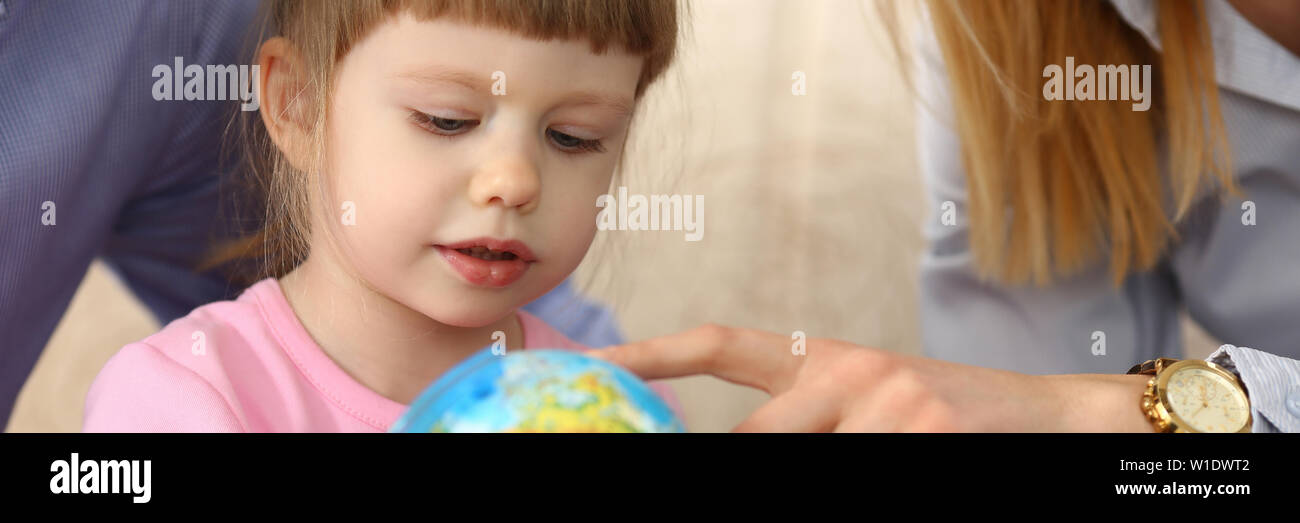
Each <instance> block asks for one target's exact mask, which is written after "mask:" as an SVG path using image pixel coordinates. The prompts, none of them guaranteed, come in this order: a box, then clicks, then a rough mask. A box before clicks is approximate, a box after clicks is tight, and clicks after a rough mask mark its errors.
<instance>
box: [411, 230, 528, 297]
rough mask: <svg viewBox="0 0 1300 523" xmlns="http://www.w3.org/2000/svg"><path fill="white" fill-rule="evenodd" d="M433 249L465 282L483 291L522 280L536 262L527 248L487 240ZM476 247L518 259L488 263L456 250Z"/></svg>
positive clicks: (510, 242)
mask: <svg viewBox="0 0 1300 523" xmlns="http://www.w3.org/2000/svg"><path fill="white" fill-rule="evenodd" d="M433 247H434V248H435V249H437V250H438V254H441V255H442V257H443V259H445V260H447V264H448V265H451V268H452V269H455V271H456V272H457V273H458V274H460V276H461V277H462V278H464V279H465V281H466V282H468V283H470V284H471V285H478V286H481V287H505V286H507V285H510V284H511V283H514V282H515V281H517V280H518V279H519V278H520V277H522V276H523V275H524V273H525V272H527V271H528V266H529V265H532V263H533V262H534V261H536V258H534V257H533V253H532V251H530V250H529V249H528V246H526V245H524V244H523V243H522V242H519V241H515V240H494V239H490V238H485V239H479V240H469V241H463V242H457V243H452V244H447V245H434V246H433ZM473 247H486V248H488V249H492V250H494V251H503V252H511V253H513V254H514V255H515V259H513V260H492V261H489V260H484V259H482V258H476V257H474V256H470V255H468V254H464V253H462V252H460V251H458V250H457V249H468V248H473Z"/></svg>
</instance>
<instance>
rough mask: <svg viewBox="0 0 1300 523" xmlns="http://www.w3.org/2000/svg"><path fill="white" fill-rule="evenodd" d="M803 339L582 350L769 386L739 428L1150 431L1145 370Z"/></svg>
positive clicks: (689, 337) (653, 371) (717, 330)
mask: <svg viewBox="0 0 1300 523" xmlns="http://www.w3.org/2000/svg"><path fill="white" fill-rule="evenodd" d="M805 347H806V349H805V350H804V351H803V352H804V354H796V351H795V350H794V349H793V344H792V343H791V339H790V338H787V337H785V336H781V335H779V334H774V333H770V332H764V331H758V330H751V329H739V328H729V327H722V326H718V325H706V326H703V327H699V328H696V329H692V330H689V331H686V332H683V333H680V334H674V335H670V336H663V337H659V338H653V339H649V340H646V341H642V342H638V343H630V344H626V345H619V346H615V347H610V348H606V349H597V350H593V351H589V352H588V353H587V354H588V355H590V356H596V357H600V358H603V359H605V360H608V361H611V362H613V363H617V364H619V365H622V366H623V367H626V368H628V369H629V370H631V371H632V372H634V373H636V374H638V375H640V376H641V377H642V378H645V379H661V378H672V377H679V376H688V375H693V374H710V375H713V376H716V377H718V378H722V379H724V380H727V381H729V382H732V383H736V384H740V385H745V386H749V387H754V388H758V389H762V390H764V391H766V392H767V393H768V394H770V395H771V396H772V399H771V400H769V401H768V402H767V403H766V404H764V405H763V406H761V407H759V409H758V410H756V411H755V412H754V413H753V414H752V415H750V417H749V418H748V419H746V420H745V421H744V422H742V423H741V424H740V425H738V426H737V427H736V428H735V429H734V430H735V431H737V432H752V431H763V432H824V431H835V432H1052V431H1062V432H1151V431H1152V427H1151V425H1150V424H1149V423H1148V422H1147V420H1146V418H1145V416H1144V415H1143V414H1142V412H1141V409H1140V408H1139V403H1140V400H1141V397H1142V391H1143V390H1144V387H1145V384H1146V380H1147V377H1146V376H1128V375H1108V374H1070V375H1056V376H1033V375H1028V374H1020V373H1016V372H1010V371H1004V370H997V369H988V368H983V367H974V366H969V365H962V364H957V363H951V362H946V361H942V360H936V359H931V358H922V357H917V356H909V355H904V354H896V353H892V352H888V351H883V350H879V349H872V348H866V347H860V346H857V345H853V344H850V343H846V342H842V341H838V340H831V339H815V338H814V339H808V340H806V345H805ZM972 350H976V349H975V348H972Z"/></svg>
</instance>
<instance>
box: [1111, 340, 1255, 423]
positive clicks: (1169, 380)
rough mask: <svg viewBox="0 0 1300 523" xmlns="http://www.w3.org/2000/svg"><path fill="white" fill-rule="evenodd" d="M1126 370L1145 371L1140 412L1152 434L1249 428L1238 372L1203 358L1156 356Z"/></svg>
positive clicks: (1130, 372) (1132, 372)
mask: <svg viewBox="0 0 1300 523" xmlns="http://www.w3.org/2000/svg"><path fill="white" fill-rule="evenodd" d="M1128 373H1129V374H1149V375H1151V379H1150V380H1149V381H1147V390H1146V393H1144V394H1143V395H1142V411H1143V412H1145V413H1146V415H1147V418H1148V419H1150V420H1151V423H1152V425H1154V426H1155V429H1156V432H1250V430H1251V423H1252V420H1251V416H1250V397H1249V396H1247V394H1246V387H1245V385H1244V384H1242V382H1241V380H1240V379H1239V378H1238V377H1237V375H1236V374H1234V373H1232V372H1229V371H1228V370H1227V369H1224V368H1223V367H1221V366H1219V365H1215V364H1213V363H1210V362H1208V361H1202V360H1182V361H1179V360H1176V359H1173V358H1157V359H1154V360H1148V361H1146V362H1143V363H1140V364H1138V365H1134V366H1133V368H1132V369H1129V371H1128Z"/></svg>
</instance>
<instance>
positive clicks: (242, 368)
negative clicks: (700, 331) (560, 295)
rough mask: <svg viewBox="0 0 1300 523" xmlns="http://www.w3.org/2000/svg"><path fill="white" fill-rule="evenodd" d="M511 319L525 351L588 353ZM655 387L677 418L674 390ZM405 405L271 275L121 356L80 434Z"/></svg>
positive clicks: (337, 422) (229, 427) (370, 412)
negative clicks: (326, 344) (384, 391)
mask: <svg viewBox="0 0 1300 523" xmlns="http://www.w3.org/2000/svg"><path fill="white" fill-rule="evenodd" d="M517 314H518V315H519V322H520V324H521V326H522V327H523V332H524V348H525V349H534V348H554V349H564V350H573V351H582V350H586V347H583V346H581V345H578V344H577V343H574V342H573V341H570V340H569V339H568V338H566V337H565V336H564V335H563V334H560V333H559V332H557V331H556V330H555V329H552V328H551V327H550V326H549V325H547V324H546V323H544V322H542V321H541V320H539V319H537V317H535V316H532V315H530V314H528V313H527V312H524V311H522V310H521V311H519V312H518V313H517ZM200 338H201V341H202V344H200ZM651 387H652V388H654V389H655V391H656V392H658V393H659V395H660V396H662V397H663V398H664V399H665V401H667V402H668V404H669V406H670V407H672V409H673V411H674V412H676V413H677V415H678V416H679V418H680V416H681V405H680V404H679V403H678V402H677V398H676V397H675V396H674V395H673V393H672V391H671V390H670V389H668V387H667V386H665V385H663V384H661V383H652V384H651ZM406 408H407V405H405V404H402V403H398V402H396V401H393V400H391V399H388V398H386V397H384V396H382V395H380V394H379V393H377V392H375V391H373V390H371V389H369V388H367V387H366V386H365V385H362V384H361V383H359V382H357V381H356V380H355V379H353V378H352V377H351V376H349V375H348V374H347V373H346V372H344V371H343V369H341V368H340V367H339V366H338V365H337V364H335V363H334V361H333V360H331V359H330V358H329V356H328V355H326V354H325V352H324V351H322V350H321V348H320V347H319V346H318V345H316V342H315V341H314V340H313V339H312V337H311V336H310V335H309V334H308V333H307V330H306V328H304V327H303V326H302V323H300V322H299V321H298V317H297V316H295V315H294V313H293V309H292V308H290V306H289V302H288V301H287V300H285V298H284V293H283V292H282V291H281V290H280V284H279V282H278V281H276V280H275V279H274V278H268V279H265V280H262V281H260V282H258V283H256V284H254V285H253V286H251V287H249V288H248V289H247V290H245V291H244V292H243V294H241V295H240V296H239V298H238V299H236V300H234V301H220V302H215V303H209V304H207V305H204V306H202V307H199V308H197V309H194V311H193V312H191V313H190V314H189V315H188V316H185V317H184V318H180V319H177V320H176V321H173V322H171V323H169V324H167V326H166V327H163V329H162V330H161V331H159V332H158V333H156V334H154V335H152V336H149V337H148V338H145V339H144V340H142V341H139V342H136V343H132V344H130V345H127V346H126V347H123V348H122V350H120V351H118V353H117V354H116V355H114V356H113V357H112V359H110V360H109V361H108V363H107V364H105V365H104V368H103V369H101V370H100V371H99V375H98V376H97V377H96V378H95V382H94V383H93V384H91V387H90V392H89V393H87V395H86V410H85V418H84V420H83V425H82V430H83V431H85V432H383V431H387V430H388V428H389V427H390V426H392V424H393V422H395V421H397V418H398V417H400V416H401V415H402V413H403V412H405V410H406Z"/></svg>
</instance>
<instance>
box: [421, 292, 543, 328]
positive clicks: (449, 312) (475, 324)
mask: <svg viewBox="0 0 1300 523" xmlns="http://www.w3.org/2000/svg"><path fill="white" fill-rule="evenodd" d="M521 307H523V304H518V305H511V306H502V305H501V304H500V303H487V302H485V301H483V300H474V299H462V300H459V301H457V302H456V303H445V302H444V303H439V304H436V306H431V307H427V308H422V309H423V310H420V312H421V313H422V314H424V315H425V316H428V317H429V318H430V319H432V320H434V321H436V322H438V323H441V324H443V325H450V326H452V327H461V328H466V329H475V328H481V327H487V326H489V325H492V324H493V323H496V322H499V321H501V320H502V319H504V318H507V317H509V316H510V315H511V314H514V312H515V311H516V310H519V308H521Z"/></svg>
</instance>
